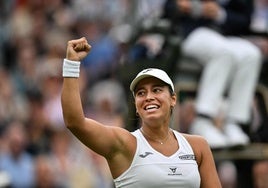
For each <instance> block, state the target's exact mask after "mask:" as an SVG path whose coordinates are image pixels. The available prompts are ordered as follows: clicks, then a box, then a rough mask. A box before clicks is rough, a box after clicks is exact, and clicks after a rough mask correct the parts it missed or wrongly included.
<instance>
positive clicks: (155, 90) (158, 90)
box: [153, 87, 163, 93]
mask: <svg viewBox="0 0 268 188" xmlns="http://www.w3.org/2000/svg"><path fill="white" fill-rule="evenodd" d="M162 90H163V89H162V88H161V87H155V88H154V89H153V92H154V93H160V92H161V91H162Z"/></svg>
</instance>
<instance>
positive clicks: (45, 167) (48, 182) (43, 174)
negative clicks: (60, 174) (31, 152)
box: [34, 155, 60, 188]
mask: <svg viewBox="0 0 268 188" xmlns="http://www.w3.org/2000/svg"><path fill="white" fill-rule="evenodd" d="M35 176H36V178H35V185H34V187H38V188H48V187H49V188H59V187H60V186H59V185H57V184H56V181H55V179H56V176H55V174H54V173H53V166H52V164H51V161H50V159H49V157H47V156H46V155H39V156H37V157H36V159H35Z"/></svg>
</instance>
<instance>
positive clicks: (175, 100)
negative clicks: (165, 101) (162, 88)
mask: <svg viewBox="0 0 268 188" xmlns="http://www.w3.org/2000/svg"><path fill="white" fill-rule="evenodd" d="M176 103H177V95H175V94H174V95H172V96H171V107H174V106H175V105H176Z"/></svg>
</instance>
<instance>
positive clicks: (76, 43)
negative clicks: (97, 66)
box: [68, 37, 91, 52]
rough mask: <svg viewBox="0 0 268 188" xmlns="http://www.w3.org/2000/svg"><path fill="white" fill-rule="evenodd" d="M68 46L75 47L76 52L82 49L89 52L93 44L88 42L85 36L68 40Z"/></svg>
mask: <svg viewBox="0 0 268 188" xmlns="http://www.w3.org/2000/svg"><path fill="white" fill-rule="evenodd" d="M68 47H70V48H73V49H74V51H76V52H80V51H85V52H89V51H90V49H91V46H90V45H89V44H88V42H87V40H86V38H85V37H82V38H80V39H76V40H70V41H69V42H68Z"/></svg>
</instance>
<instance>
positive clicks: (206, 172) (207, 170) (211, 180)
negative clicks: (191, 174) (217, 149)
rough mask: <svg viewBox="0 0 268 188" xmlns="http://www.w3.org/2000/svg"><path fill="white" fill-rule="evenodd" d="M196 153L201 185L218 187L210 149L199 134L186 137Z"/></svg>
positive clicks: (219, 184)
mask: <svg viewBox="0 0 268 188" xmlns="http://www.w3.org/2000/svg"><path fill="white" fill-rule="evenodd" d="M187 140H188V141H189V142H190V144H191V146H192V148H193V150H194V153H195V155H196V160H197V163H198V166H199V173H200V177H201V187H205V188H220V187H221V183H220V180H219V177H218V173H217V169H216V165H215V161H214V158H213V154H212V151H211V149H210V147H209V145H208V143H207V141H206V140H205V139H204V138H202V137H200V136H193V135H191V136H189V138H188V139H187Z"/></svg>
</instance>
